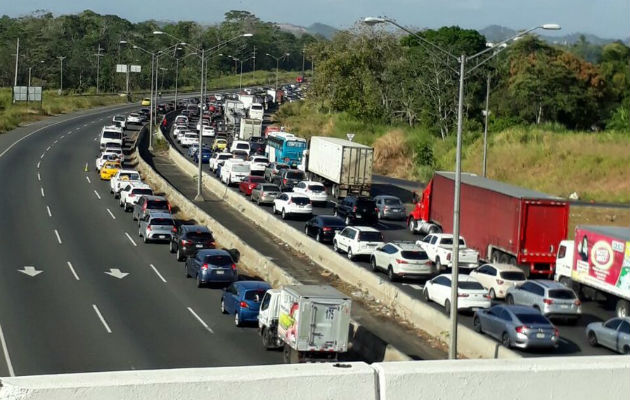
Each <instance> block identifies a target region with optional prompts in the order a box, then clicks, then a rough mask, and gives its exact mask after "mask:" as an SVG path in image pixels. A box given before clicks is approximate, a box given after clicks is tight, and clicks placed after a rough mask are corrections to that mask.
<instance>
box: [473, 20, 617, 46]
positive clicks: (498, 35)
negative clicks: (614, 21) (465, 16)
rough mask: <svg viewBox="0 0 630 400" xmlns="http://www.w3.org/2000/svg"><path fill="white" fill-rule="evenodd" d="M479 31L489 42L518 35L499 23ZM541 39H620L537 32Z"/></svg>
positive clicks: (599, 41)
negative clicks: (549, 34)
mask: <svg viewBox="0 0 630 400" xmlns="http://www.w3.org/2000/svg"><path fill="white" fill-rule="evenodd" d="M479 33H481V34H482V35H484V36H485V37H486V40H487V41H488V42H494V43H496V42H500V41H501V40H504V39H507V38H509V37H511V36H514V35H516V33H517V31H516V30H514V29H510V28H506V27H504V26H499V25H490V26H488V27H486V28H483V29H480V30H479ZM537 33H538V35H539V36H540V38H541V39H543V40H544V41H546V42H548V43H555V44H564V45H567V44H574V43H577V42H578V41H579V40H580V37H581V36H584V38H585V39H586V41H587V42H589V43H591V44H595V45H604V44H606V43H611V42H614V41H616V40H618V39H603V38H600V37H599V36H596V35H592V34H590V33H570V34H567V35H563V36H546V35H542V34H541V33H542V32H541V31H538V32H537ZM626 43H627V42H626Z"/></svg>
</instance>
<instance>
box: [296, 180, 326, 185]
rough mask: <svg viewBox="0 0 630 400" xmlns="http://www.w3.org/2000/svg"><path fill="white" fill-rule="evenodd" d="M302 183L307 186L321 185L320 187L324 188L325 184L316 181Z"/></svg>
mask: <svg viewBox="0 0 630 400" xmlns="http://www.w3.org/2000/svg"><path fill="white" fill-rule="evenodd" d="M300 183H305V184H307V185H319V186H324V184H322V183H321V182H316V181H301V182H300Z"/></svg>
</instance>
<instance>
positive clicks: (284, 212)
mask: <svg viewBox="0 0 630 400" xmlns="http://www.w3.org/2000/svg"><path fill="white" fill-rule="evenodd" d="M282 219H287V212H286V211H285V210H284V208H283V209H282Z"/></svg>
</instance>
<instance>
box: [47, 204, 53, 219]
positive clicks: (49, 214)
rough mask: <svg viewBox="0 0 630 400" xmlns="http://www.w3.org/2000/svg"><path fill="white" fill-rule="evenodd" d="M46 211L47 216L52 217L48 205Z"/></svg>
mask: <svg viewBox="0 0 630 400" xmlns="http://www.w3.org/2000/svg"><path fill="white" fill-rule="evenodd" d="M46 211H47V212H48V216H49V217H51V218H52V213H51V212H50V207H48V206H46Z"/></svg>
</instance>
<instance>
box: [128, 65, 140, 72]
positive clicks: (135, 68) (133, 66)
mask: <svg viewBox="0 0 630 400" xmlns="http://www.w3.org/2000/svg"><path fill="white" fill-rule="evenodd" d="M130 67H131V72H142V67H140V66H139V65H130Z"/></svg>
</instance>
